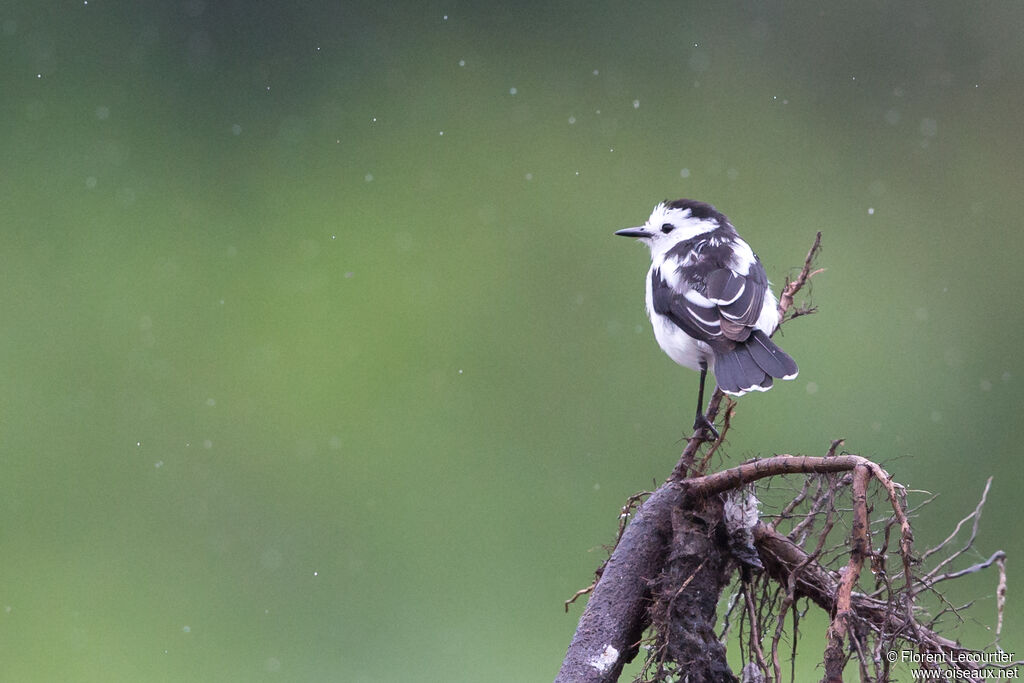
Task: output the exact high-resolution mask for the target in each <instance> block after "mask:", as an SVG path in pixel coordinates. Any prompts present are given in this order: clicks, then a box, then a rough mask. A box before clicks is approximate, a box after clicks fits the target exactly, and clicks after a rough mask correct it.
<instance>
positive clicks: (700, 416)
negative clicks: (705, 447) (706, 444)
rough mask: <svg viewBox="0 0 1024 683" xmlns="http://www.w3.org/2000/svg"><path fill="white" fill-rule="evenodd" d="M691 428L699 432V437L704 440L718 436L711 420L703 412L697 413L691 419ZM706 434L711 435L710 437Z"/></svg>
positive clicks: (710, 439) (712, 439)
mask: <svg viewBox="0 0 1024 683" xmlns="http://www.w3.org/2000/svg"><path fill="white" fill-rule="evenodd" d="M693 430H694V431H695V432H700V438H703V439H704V440H705V441H714V440H715V439H717V438H718V430H717V429H715V425H713V424H711V420H709V419H708V418H707V416H706V415H704V413H697V417H696V418H695V419H694V421H693ZM708 434H710V435H711V436H710V438H709V437H708Z"/></svg>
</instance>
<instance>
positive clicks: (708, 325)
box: [651, 261, 768, 350]
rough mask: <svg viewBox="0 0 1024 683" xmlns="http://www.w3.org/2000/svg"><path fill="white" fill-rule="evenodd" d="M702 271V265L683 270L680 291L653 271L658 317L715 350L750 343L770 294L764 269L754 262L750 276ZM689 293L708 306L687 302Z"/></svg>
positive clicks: (652, 278) (733, 272)
mask: <svg viewBox="0 0 1024 683" xmlns="http://www.w3.org/2000/svg"><path fill="white" fill-rule="evenodd" d="M666 263H669V261H666ZM700 267H701V264H698V265H697V266H693V267H681V268H680V269H679V270H680V275H682V277H681V278H680V282H679V285H678V287H677V288H673V287H671V286H670V285H669V284H668V283H667V282H666V281H665V280H664V279H663V278H662V277H661V274H660V273H659V272H657V271H656V270H652V271H651V293H652V299H653V304H654V311H655V313H660V314H661V315H664V316H666V317H668V319H669V320H671V321H672V322H673V323H675V324H676V325H677V326H678V327H679V328H681V329H682V330H683V331H684V332H686V333H687V334H688V335H690V336H691V337H693V338H694V339H699V340H701V341H703V342H707V343H708V344H709V345H710V346H711V347H712V348H714V349H721V350H725V349H728V348H731V347H732V346H733V344H734V343H735V342H743V341H746V340H747V338H748V337H750V332H751V330H752V329H753V326H754V323H756V322H757V319H758V318H759V317H760V316H761V308H762V306H763V305H764V296H765V292H766V291H768V278H767V276H766V275H765V272H764V268H763V267H762V266H761V264H760V263H759V262H754V263H753V264H751V266H750V270H749V272H748V273H747V274H746V275H740V274H739V273H737V272H736V271H734V270H730V269H729V268H715V269H713V270H710V272H705V273H700V272H697V271H696V269H698V268H700ZM688 271H691V272H688ZM689 291H693V292H696V293H697V294H699V295H700V296H701V297H702V298H703V299H705V300H707V301H708V305H702V304H699V303H695V302H693V301H691V300H689V299H687V298H686V293H687V292H689Z"/></svg>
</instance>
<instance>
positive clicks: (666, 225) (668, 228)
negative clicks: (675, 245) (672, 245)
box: [661, 223, 676, 235]
mask: <svg viewBox="0 0 1024 683" xmlns="http://www.w3.org/2000/svg"><path fill="white" fill-rule="evenodd" d="M675 229H676V226H674V225H672V224H671V223H663V224H662V226H661V231H662V232H663V233H665V234H666V235H667V234H669V233H670V232H672V231H673V230H675Z"/></svg>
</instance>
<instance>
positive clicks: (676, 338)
mask: <svg viewBox="0 0 1024 683" xmlns="http://www.w3.org/2000/svg"><path fill="white" fill-rule="evenodd" d="M648 316H650V318H651V326H652V327H654V338H655V339H657V340H658V346H660V347H661V350H662V351H664V352H665V353H667V354H668V357H669V358H671V359H672V360H674V361H675V362H676V363H679V364H680V365H682V366H683V367H686V368H690V369H691V370H700V364H701V363H706V364H707V368H708V370H713V369H714V365H715V356H714V354H713V353H712V351H711V347H710V346H708V345H707V344H705V343H704V342H702V341H697V340H696V339H694V338H693V337H691V336H690V335H688V334H686V333H685V332H683V331H682V330H681V329H679V328H678V327H677V326H676V325H675V323H673V322H672V321H671V320H669V319H668V318H666V317H665V316H663V315H657V314H654V313H653V311H651V309H648Z"/></svg>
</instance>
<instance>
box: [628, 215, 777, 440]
mask: <svg viewBox="0 0 1024 683" xmlns="http://www.w3.org/2000/svg"><path fill="white" fill-rule="evenodd" d="M615 234H616V235H621V236H623V237H635V238H637V239H639V240H640V241H642V242H644V243H645V244H646V245H647V246H648V247H650V249H651V269H650V271H648V273H647V316H648V317H649V318H650V319H651V325H652V326H653V327H654V338H655V339H657V340H658V345H659V346H661V348H662V350H663V351H664V352H665V353H667V354H668V356H669V358H671V359H672V360H674V361H675V362H676V363H678V364H679V365H682V366H684V367H687V368H690V369H692V370H697V371H699V372H700V389H699V390H698V392H697V416H696V418H695V419H694V423H693V428H694V429H695V430H696V429H700V428H702V427H703V428H704V429H707V430H709V431H710V432H711V433H712V434H714V435H715V436H716V437H717V436H718V432H717V431H715V428H714V426H713V425H712V424H711V422H710V421H709V420H708V419H707V417H705V415H704V379H705V377H706V375H707V371H708V370H711V372H713V373H714V375H715V381H716V382H717V383H718V387H719V388H720V389H721V390H722V391H724V392H725V393H727V394H732V395H733V396H742V395H743V394H745V393H747V392H748V391H751V390H755V391H767V390H768V389H771V387H772V382H773V378H779V379H793V378H794V377H796V375H797V367H796V363H795V362H794V361H793V359H792V358H790V356H789V355H788V354H787V353H786V352H785V351H783V350H782V349H780V348H779V347H778V346H776V345H775V343H774V342H773V341H772V340H771V339H769V335H771V334H772V332H774V331H775V328H776V327H777V326H778V324H779V313H778V302H777V301H776V299H775V295H774V294H772V292H771V290H770V289H769V288H768V276H767V275H766V274H765V272H764V266H762V265H761V261H760V260H759V259H758V258H757V255H755V254H754V252H753V250H752V249H751V248H750V245H748V244H747V243H746V242H744V241H743V239H742V238H741V237H740V236H739V235H738V234H737V233H736V228H734V227H733V226H732V223H730V222H729V219H728V218H726V217H725V215H723V214H722V213H720V212H719V211H718V210H716V209H715V207H713V206H711V205H710V204H705V203H703V202H698V201H694V200H692V199H677V200H675V201H671V202H670V201H664V202H662V203H661V204H658V205H657V206H656V207H654V211H653V212H651V217H650V218H648V219H647V222H646V223H644V224H643V225H642V226H640V227H637V228H626V229H625V230H619V231H618V232H616V233H615Z"/></svg>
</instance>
